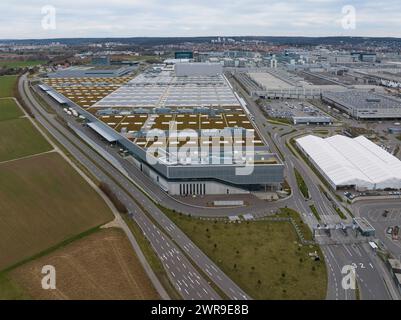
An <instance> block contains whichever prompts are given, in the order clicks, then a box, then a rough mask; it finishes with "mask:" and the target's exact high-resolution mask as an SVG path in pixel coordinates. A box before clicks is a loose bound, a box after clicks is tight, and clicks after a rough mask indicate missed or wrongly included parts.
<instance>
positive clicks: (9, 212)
mask: <svg viewBox="0 0 401 320" xmlns="http://www.w3.org/2000/svg"><path fill="white" fill-rule="evenodd" d="M0 203H1V208H0V213H1V214H0V270H3V269H5V268H7V267H10V266H11V265H14V264H15V263H17V262H19V261H21V260H24V259H27V258H29V257H31V256H33V255H36V254H38V253H40V252H41V251H43V250H46V249H48V248H50V247H52V246H56V245H57V244H59V243H60V242H62V241H65V240H67V239H70V238H72V237H74V236H76V235H77V234H80V233H82V232H84V231H86V230H88V229H90V228H93V227H96V226H98V225H101V224H104V223H106V222H108V221H110V220H112V219H113V215H112V213H111V211H110V209H109V208H108V207H107V205H106V204H105V202H104V201H103V199H102V198H101V197H100V196H99V195H98V194H97V193H96V192H95V191H94V190H93V189H92V188H91V187H90V186H89V185H88V183H87V182H86V181H85V180H84V179H82V177H81V176H80V175H78V173H77V172H76V171H75V170H74V169H73V168H72V167H71V166H70V165H69V164H68V163H67V162H66V161H65V160H64V159H63V158H61V156H60V155H59V154H57V153H55V152H54V153H48V154H44V155H40V156H37V157H34V158H28V159H22V160H18V161H12V162H8V163H3V164H0Z"/></svg>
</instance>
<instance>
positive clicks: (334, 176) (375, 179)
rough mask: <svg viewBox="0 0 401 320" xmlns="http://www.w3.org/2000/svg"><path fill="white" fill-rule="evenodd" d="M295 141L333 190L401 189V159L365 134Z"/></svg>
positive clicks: (314, 137) (309, 137) (312, 137)
mask: <svg viewBox="0 0 401 320" xmlns="http://www.w3.org/2000/svg"><path fill="white" fill-rule="evenodd" d="M296 142H297V145H298V147H299V148H300V149H301V150H302V151H303V152H304V153H305V155H306V156H307V157H308V158H309V160H310V161H311V162H312V163H313V164H314V165H315V166H316V168H317V169H318V170H319V172H320V173H321V174H322V175H323V176H324V177H325V178H326V179H327V181H328V182H329V183H330V185H331V186H332V187H333V188H334V189H338V188H341V187H354V188H355V189H356V190H383V189H386V188H391V189H400V188H401V161H400V160H399V159H397V158H396V157H394V156H393V155H391V154H390V153H388V152H387V151H385V150H383V149H382V148H380V147H379V146H378V145H376V144H375V143H373V142H371V141H370V140H368V139H367V138H365V137H364V136H359V137H357V138H354V139H352V138H348V137H345V136H341V135H335V136H332V137H329V138H326V139H323V138H320V137H317V136H313V135H309V136H305V137H302V138H299V139H296Z"/></svg>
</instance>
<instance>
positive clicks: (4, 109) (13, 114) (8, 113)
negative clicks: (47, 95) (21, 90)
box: [0, 99, 24, 121]
mask: <svg viewBox="0 0 401 320" xmlns="http://www.w3.org/2000/svg"><path fill="white" fill-rule="evenodd" d="M23 115H24V113H23V112H22V111H21V109H20V108H19V107H18V106H17V104H16V103H15V101H14V100H13V99H0V121H4V120H11V119H16V118H18V117H21V116H23Z"/></svg>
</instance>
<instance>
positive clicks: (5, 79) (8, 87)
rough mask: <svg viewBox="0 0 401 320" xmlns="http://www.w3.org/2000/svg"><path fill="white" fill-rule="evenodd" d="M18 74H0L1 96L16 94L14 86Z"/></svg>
mask: <svg viewBox="0 0 401 320" xmlns="http://www.w3.org/2000/svg"><path fill="white" fill-rule="evenodd" d="M16 82H17V76H0V98H7V97H12V96H14V92H13V91H14V86H15V84H16Z"/></svg>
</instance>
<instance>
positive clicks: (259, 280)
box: [165, 209, 327, 300]
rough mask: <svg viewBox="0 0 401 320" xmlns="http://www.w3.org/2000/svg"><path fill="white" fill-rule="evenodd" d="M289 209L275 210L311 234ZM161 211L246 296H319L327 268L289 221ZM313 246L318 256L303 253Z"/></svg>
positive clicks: (256, 297)
mask: <svg viewBox="0 0 401 320" xmlns="http://www.w3.org/2000/svg"><path fill="white" fill-rule="evenodd" d="M289 210H290V209H284V210H283V212H282V213H281V214H280V216H283V217H289V216H293V215H294V217H295V220H296V221H297V223H298V225H299V226H300V229H301V230H302V232H303V233H304V235H305V234H306V236H305V238H306V239H309V238H311V234H310V231H309V230H308V229H307V227H305V226H304V225H300V223H302V222H301V219H299V217H298V214H297V213H296V212H295V211H292V210H290V211H289ZM165 211H166V213H167V214H168V215H169V217H170V218H172V219H173V221H174V222H175V223H176V224H177V225H178V226H179V227H180V228H181V229H182V230H183V231H184V232H185V233H186V234H187V235H188V236H189V237H191V239H192V240H193V241H194V242H195V243H196V244H197V245H198V246H199V248H200V249H201V250H203V251H204V252H205V253H206V254H207V255H208V256H209V257H210V258H211V259H212V260H213V261H214V262H215V263H216V264H217V265H218V266H219V267H220V268H221V269H222V270H223V271H224V272H225V273H226V274H227V275H228V276H229V277H231V278H232V279H233V280H234V281H235V282H236V283H237V284H238V285H239V286H240V287H241V288H242V289H243V290H245V292H247V293H248V294H249V295H250V296H251V297H252V298H254V299H267V300H271V299H279V300H281V299H296V300H298V299H299V300H303V299H313V300H315V299H316V300H317V299H325V297H326V287H327V273H326V266H325V263H324V260H323V256H322V254H321V252H320V249H319V247H318V246H309V245H302V244H301V243H300V242H299V239H298V236H297V234H296V232H295V230H294V227H293V226H292V225H291V224H290V223H289V222H277V221H254V222H242V223H228V222H227V221H216V222H214V221H209V220H199V219H193V218H190V217H187V216H183V215H178V214H176V213H172V212H169V211H168V210H166V209H165ZM287 211H288V212H287ZM315 251H317V252H318V254H319V256H320V257H321V260H320V261H314V260H313V259H311V257H310V256H309V253H314V252H315Z"/></svg>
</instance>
